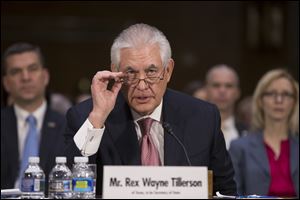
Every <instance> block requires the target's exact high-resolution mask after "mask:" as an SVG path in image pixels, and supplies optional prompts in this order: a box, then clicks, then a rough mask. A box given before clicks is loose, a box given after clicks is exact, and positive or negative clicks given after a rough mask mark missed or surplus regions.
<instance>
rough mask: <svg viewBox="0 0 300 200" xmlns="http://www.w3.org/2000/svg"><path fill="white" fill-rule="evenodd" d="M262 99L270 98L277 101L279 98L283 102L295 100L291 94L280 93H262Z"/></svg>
mask: <svg viewBox="0 0 300 200" xmlns="http://www.w3.org/2000/svg"><path fill="white" fill-rule="evenodd" d="M263 97H266V98H272V99H278V97H280V98H281V99H283V100H285V99H288V100H291V99H294V98H295V95H294V94H293V93H291V92H282V93H278V92H275V91H273V92H265V93H263Z"/></svg>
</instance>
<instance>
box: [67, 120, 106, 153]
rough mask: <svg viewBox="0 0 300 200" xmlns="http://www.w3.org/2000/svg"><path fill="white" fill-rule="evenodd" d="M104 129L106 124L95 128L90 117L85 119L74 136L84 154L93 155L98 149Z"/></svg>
mask: <svg viewBox="0 0 300 200" xmlns="http://www.w3.org/2000/svg"><path fill="white" fill-rule="evenodd" d="M104 130H105V126H104V127H103V128H94V127H93V125H92V124H91V122H90V121H89V120H88V119H86V120H85V122H84V123H83V125H82V126H81V127H80V129H79V130H78V131H77V133H76V134H75V136H74V138H73V140H74V142H75V144H76V146H77V148H78V149H79V150H80V152H81V154H82V155H83V156H91V155H94V154H95V153H96V152H97V151H98V149H99V145H100V142H101V139H102V136H103V133H104Z"/></svg>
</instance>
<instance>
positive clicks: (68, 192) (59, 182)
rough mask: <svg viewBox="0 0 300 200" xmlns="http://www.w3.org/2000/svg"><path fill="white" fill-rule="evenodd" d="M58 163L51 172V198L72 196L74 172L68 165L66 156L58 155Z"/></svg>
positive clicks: (68, 197) (49, 191)
mask: <svg viewBox="0 0 300 200" xmlns="http://www.w3.org/2000/svg"><path fill="white" fill-rule="evenodd" d="M55 161H56V165H55V166H54V167H53V169H52V170H51V172H50V174H49V187H48V188H49V190H48V193H49V195H48V196H49V198H50V199H70V198H72V172H71V170H70V169H69V168H68V167H67V166H66V162H67V159H66V157H56V159H55Z"/></svg>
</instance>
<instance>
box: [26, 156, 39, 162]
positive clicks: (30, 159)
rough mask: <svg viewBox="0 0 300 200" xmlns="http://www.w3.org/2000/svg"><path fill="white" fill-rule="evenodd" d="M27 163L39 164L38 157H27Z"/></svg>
mask: <svg viewBox="0 0 300 200" xmlns="http://www.w3.org/2000/svg"><path fill="white" fill-rule="evenodd" d="M28 161H29V162H30V163H39V162H40V157H29V159H28Z"/></svg>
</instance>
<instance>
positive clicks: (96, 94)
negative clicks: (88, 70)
mask: <svg viewBox="0 0 300 200" xmlns="http://www.w3.org/2000/svg"><path fill="white" fill-rule="evenodd" d="M123 76H124V75H123V73H122V72H111V71H98V72H97V73H96V74H95V76H94V77H93V80H92V85H91V93H92V99H93V110H92V111H91V112H90V114H89V118H88V119H89V121H90V122H91V123H92V125H93V126H94V128H102V127H103V125H104V122H105V120H106V118H107V117H108V115H109V113H110V112H111V111H112V109H113V108H114V106H115V103H116V99H117V95H118V93H119V91H120V89H121V86H122V82H120V81H119V80H120V79H121V78H122V77H123ZM111 79H114V80H115V83H114V85H113V86H112V88H111V89H110V90H108V89H107V85H108V83H109V80H111Z"/></svg>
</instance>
